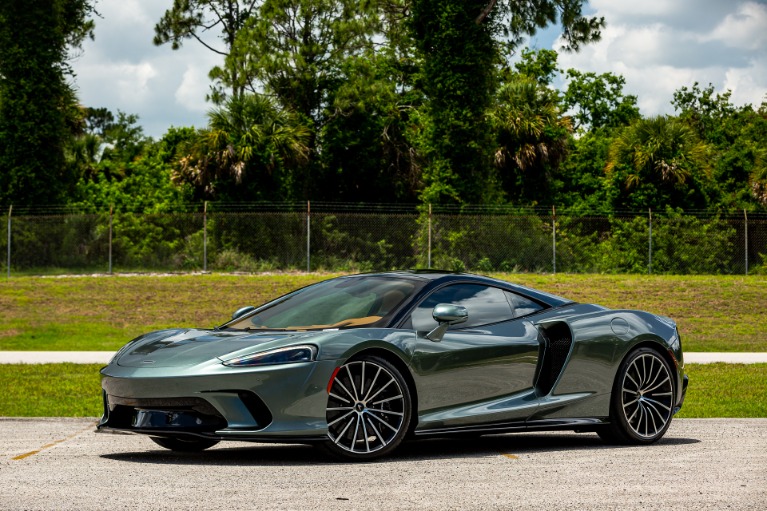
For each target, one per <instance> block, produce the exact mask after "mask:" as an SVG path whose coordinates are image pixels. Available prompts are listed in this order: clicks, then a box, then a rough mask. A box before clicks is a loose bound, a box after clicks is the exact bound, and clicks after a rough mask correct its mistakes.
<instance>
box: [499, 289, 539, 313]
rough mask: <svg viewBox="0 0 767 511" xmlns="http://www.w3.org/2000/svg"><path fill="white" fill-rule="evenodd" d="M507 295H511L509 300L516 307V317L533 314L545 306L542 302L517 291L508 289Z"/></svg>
mask: <svg viewBox="0 0 767 511" xmlns="http://www.w3.org/2000/svg"><path fill="white" fill-rule="evenodd" d="M506 296H508V297H509V302H510V303H511V305H512V306H513V307H514V317H515V318H519V317H522V316H527V315H528V314H533V313H535V312H538V311H539V310H541V309H543V308H544V307H543V305H541V304H540V303H538V302H535V301H533V300H531V299H530V298H527V297H524V296H522V295H518V294H516V293H511V292H509V291H506Z"/></svg>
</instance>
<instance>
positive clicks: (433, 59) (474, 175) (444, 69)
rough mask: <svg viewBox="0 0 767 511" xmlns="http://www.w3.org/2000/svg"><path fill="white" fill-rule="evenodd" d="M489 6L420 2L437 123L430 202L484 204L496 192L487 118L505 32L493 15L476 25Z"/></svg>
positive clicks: (421, 37) (476, 1) (428, 181)
mask: <svg viewBox="0 0 767 511" xmlns="http://www.w3.org/2000/svg"><path fill="white" fill-rule="evenodd" d="M484 7H485V3H484V0H414V1H413V12H412V17H411V24H412V27H413V28H412V30H413V34H414V36H413V37H414V39H415V41H416V47H417V48H418V50H419V53H420V55H421V57H422V64H421V65H422V73H423V77H422V80H421V86H422V87H423V91H424V95H425V96H426V98H427V101H428V103H427V107H426V112H427V115H428V118H429V119H428V123H427V124H426V126H425V129H426V130H427V131H426V138H427V147H425V148H424V149H425V151H424V153H425V156H426V157H427V159H428V164H427V166H426V167H425V168H424V173H423V179H424V185H425V188H424V190H423V192H422V200H423V201H424V202H429V203H438V202H458V203H460V202H473V203H478V202H481V201H483V200H493V196H494V195H495V192H496V190H495V189H494V187H493V186H492V185H491V180H490V179H488V176H487V171H488V169H490V168H491V161H492V160H491V150H490V148H491V147H492V144H491V137H490V135H489V134H490V129H489V126H488V124H487V119H486V116H485V112H486V110H487V108H488V106H489V105H490V98H491V95H492V91H493V90H494V86H495V64H496V63H497V62H498V52H497V48H496V45H495V42H494V39H493V37H494V35H495V31H496V29H497V26H496V25H495V23H494V17H493V16H492V13H488V14H487V15H485V17H484V18H483V20H482V22H480V23H477V22H476V21H475V18H476V16H477V14H478V13H480V12H481V11H482V9H483V8H484Z"/></svg>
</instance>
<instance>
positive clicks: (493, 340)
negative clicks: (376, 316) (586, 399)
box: [408, 283, 540, 427]
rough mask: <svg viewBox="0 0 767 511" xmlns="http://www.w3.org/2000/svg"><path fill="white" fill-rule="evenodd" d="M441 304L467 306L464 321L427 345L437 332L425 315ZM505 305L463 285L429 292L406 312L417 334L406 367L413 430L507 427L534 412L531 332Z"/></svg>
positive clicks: (534, 336) (499, 295) (496, 295)
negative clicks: (410, 377)
mask: <svg viewBox="0 0 767 511" xmlns="http://www.w3.org/2000/svg"><path fill="white" fill-rule="evenodd" d="M440 303H451V304H455V305H461V306H463V307H466V309H467V310H468V313H469V318H468V320H467V321H466V322H465V323H463V324H458V325H454V326H452V327H450V329H448V331H447V332H446V334H445V335H444V337H443V338H442V340H441V341H440V342H434V341H432V340H430V339H428V338H427V337H426V334H427V333H428V332H429V331H430V330H431V329H433V328H434V327H436V326H437V323H436V322H435V321H434V319H433V318H432V311H433V309H434V306H436V305H437V304H440ZM512 304H513V300H512V295H511V294H510V293H509V292H507V291H504V290H502V289H499V288H496V287H492V286H486V285H480V284H468V283H465V284H451V285H448V286H445V287H442V288H440V289H437V290H435V291H434V292H433V293H432V294H431V295H429V296H428V297H426V298H425V299H424V300H422V301H421V303H419V304H418V306H417V307H416V308H415V309H414V310H413V312H412V313H411V316H410V320H409V321H410V323H409V324H408V326H410V327H412V328H413V329H414V330H416V332H417V341H416V348H415V351H414V355H413V359H412V368H413V372H414V377H415V378H416V387H417V390H418V408H419V416H420V417H419V419H420V421H419V427H440V426H451V425H468V424H477V423H483V422H495V421H513V420H521V419H524V418H525V417H527V416H529V415H531V414H532V413H533V411H534V410H535V407H536V404H535V391H534V389H533V381H534V378H535V370H536V365H537V363H538V356H539V346H540V345H539V342H538V332H537V330H536V329H535V327H534V326H533V325H532V323H530V322H529V321H526V320H525V319H523V318H516V319H515V313H514V309H513V305H512Z"/></svg>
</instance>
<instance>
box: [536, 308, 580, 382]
mask: <svg viewBox="0 0 767 511" xmlns="http://www.w3.org/2000/svg"><path fill="white" fill-rule="evenodd" d="M539 339H540V340H541V341H542V344H543V345H544V349H543V363H542V364H541V370H540V372H539V373H538V382H537V384H536V386H537V387H538V390H539V391H540V392H541V394H543V395H546V394H548V393H549V392H551V389H552V388H553V387H554V383H556V381H557V378H559V375H560V373H561V372H562V368H563V367H564V365H565V361H566V360H567V355H569V354H570V347H571V346H572V344H573V338H572V335H571V334H570V329H569V328H568V327H567V325H566V324H564V323H555V324H554V325H547V326H546V327H545V329H541V333H540V337H539Z"/></svg>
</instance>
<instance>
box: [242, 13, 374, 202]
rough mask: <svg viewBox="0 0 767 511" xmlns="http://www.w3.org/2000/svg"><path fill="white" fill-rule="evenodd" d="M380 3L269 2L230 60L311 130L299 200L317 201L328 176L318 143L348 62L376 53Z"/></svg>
mask: <svg viewBox="0 0 767 511" xmlns="http://www.w3.org/2000/svg"><path fill="white" fill-rule="evenodd" d="M376 7H377V4H376V3H374V2H370V1H358V0H265V1H264V4H263V5H262V6H261V8H260V10H259V16H258V18H252V19H250V20H249V22H248V23H247V25H246V27H245V28H244V29H243V31H242V33H241V34H240V35H239V36H238V38H237V44H236V46H235V51H234V54H233V55H232V56H230V57H229V58H228V59H227V62H230V61H234V60H236V61H242V62H244V63H245V64H244V70H245V74H244V75H243V76H247V77H248V80H249V82H248V84H247V88H248V90H250V91H251V92H253V93H257V92H261V91H263V92H265V93H267V94H268V95H270V96H272V97H273V98H274V99H275V100H276V101H277V104H279V105H280V107H281V108H283V109H286V110H288V111H291V112H294V113H295V114H296V115H298V116H299V118H300V119H301V122H302V123H304V124H305V125H306V126H308V127H309V129H310V136H309V139H308V141H307V145H308V149H309V152H308V155H307V156H308V158H309V160H308V163H307V164H306V165H303V166H302V167H301V170H303V171H304V173H303V174H302V175H296V176H295V178H296V185H297V186H299V187H300V190H299V191H298V193H299V197H300V198H302V199H309V198H314V197H316V195H317V191H318V189H319V187H320V185H321V183H322V182H323V181H324V180H325V176H324V172H323V170H324V169H322V168H321V166H320V162H319V161H318V159H317V156H318V154H319V153H320V152H321V143H322V141H321V140H320V139H319V138H318V137H319V134H320V133H321V132H322V129H323V125H324V123H325V121H326V119H325V118H324V116H323V114H324V113H325V112H326V108H327V106H328V105H329V101H330V99H329V98H330V95H331V94H332V93H333V91H334V90H335V89H336V88H337V87H338V86H339V85H340V84H341V82H342V66H343V65H344V63H345V61H346V59H348V58H352V57H354V56H359V55H361V54H362V53H363V52H366V51H371V50H372V48H373V42H372V36H373V34H374V33H376V31H377V29H378V27H379V26H380V23H379V22H380V18H379V15H378V14H379V13H378V11H377V10H376Z"/></svg>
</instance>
